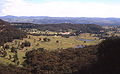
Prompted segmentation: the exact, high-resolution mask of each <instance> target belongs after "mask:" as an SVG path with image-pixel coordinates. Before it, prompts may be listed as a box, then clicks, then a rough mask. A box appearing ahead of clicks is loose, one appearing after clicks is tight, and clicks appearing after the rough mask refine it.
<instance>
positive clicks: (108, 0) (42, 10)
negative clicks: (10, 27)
mask: <svg viewBox="0 0 120 74" xmlns="http://www.w3.org/2000/svg"><path fill="white" fill-rule="evenodd" d="M0 15H1V16H3V15H15V16H53V17H120V0H0Z"/></svg>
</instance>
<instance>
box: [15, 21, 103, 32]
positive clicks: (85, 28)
mask: <svg viewBox="0 0 120 74" xmlns="http://www.w3.org/2000/svg"><path fill="white" fill-rule="evenodd" d="M14 27H16V28H23V29H26V28H30V29H39V30H42V31H45V30H48V31H54V32H60V31H62V32H64V31H65V32H66V31H69V30H75V31H78V32H82V33H99V32H100V30H102V29H103V28H102V27H101V26H99V25H96V24H71V23H61V24H30V25H29V24H26V25H25V24H23V25H22V24H21V25H14Z"/></svg>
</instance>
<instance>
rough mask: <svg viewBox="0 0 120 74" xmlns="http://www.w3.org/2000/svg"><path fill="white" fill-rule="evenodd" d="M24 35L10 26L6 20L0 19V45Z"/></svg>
mask: <svg viewBox="0 0 120 74" xmlns="http://www.w3.org/2000/svg"><path fill="white" fill-rule="evenodd" d="M25 36H26V34H25V33H24V32H22V31H20V30H18V29H16V28H14V27H12V26H10V24H9V23H8V22H5V21H3V20H0V45H3V44H4V43H5V42H10V41H12V40H13V39H21V38H23V37H25Z"/></svg>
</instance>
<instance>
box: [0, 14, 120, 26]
mask: <svg viewBox="0 0 120 74" xmlns="http://www.w3.org/2000/svg"><path fill="white" fill-rule="evenodd" d="M0 19H3V20H5V21H8V22H22V23H23V22H25V23H34V24H53V23H54V24H56V23H72V24H97V25H120V18H97V17H93V18H91V17H48V16H19V17H18V16H11V15H8V16H0Z"/></svg>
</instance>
